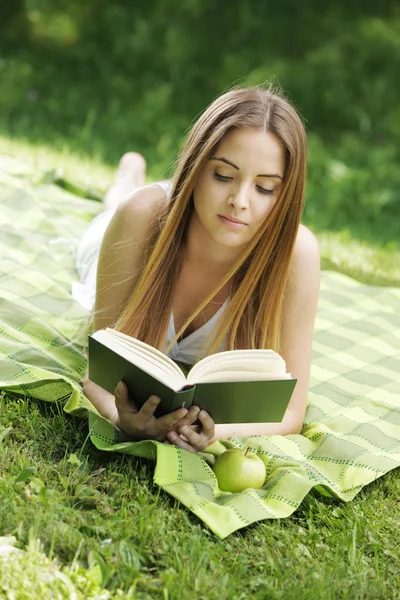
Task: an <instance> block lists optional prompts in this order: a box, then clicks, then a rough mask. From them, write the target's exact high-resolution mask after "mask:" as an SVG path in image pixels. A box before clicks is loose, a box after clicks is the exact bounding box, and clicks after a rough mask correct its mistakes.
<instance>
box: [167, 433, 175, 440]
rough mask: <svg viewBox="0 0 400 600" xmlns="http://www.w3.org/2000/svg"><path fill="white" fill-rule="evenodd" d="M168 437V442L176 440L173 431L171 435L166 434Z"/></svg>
mask: <svg viewBox="0 0 400 600" xmlns="http://www.w3.org/2000/svg"><path fill="white" fill-rule="evenodd" d="M168 437H169V439H170V440H174V439H175V438H176V433H174V432H173V431H172V432H171V433H169V434H168Z"/></svg>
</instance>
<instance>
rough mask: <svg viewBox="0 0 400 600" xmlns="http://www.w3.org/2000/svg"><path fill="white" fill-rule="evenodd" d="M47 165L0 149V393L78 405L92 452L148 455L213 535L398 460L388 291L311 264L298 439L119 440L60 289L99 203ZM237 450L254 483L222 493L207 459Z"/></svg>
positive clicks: (345, 494)
mask: <svg viewBox="0 0 400 600" xmlns="http://www.w3.org/2000/svg"><path fill="white" fill-rule="evenodd" d="M53 175H54V174H51V173H50V174H46V173H38V172H37V171H35V170H32V169H29V168H28V167H24V166H23V165H20V164H19V163H18V162H15V161H12V160H6V159H3V160H1V159H0V207H1V209H0V389H2V390H8V391H13V392H17V393H19V394H24V395H26V396H29V397H33V398H38V399H41V400H47V401H52V402H54V401H60V402H63V403H64V409H65V411H67V412H72V411H79V412H81V413H84V414H87V415H88V417H89V419H88V421H89V428H90V436H91V439H92V442H93V443H94V444H95V446H96V447H97V448H99V449H101V450H104V451H118V452H123V453H128V454H132V455H135V456H141V457H146V458H149V459H153V460H155V462H156V464H155V472H154V481H155V483H156V484H157V485H159V486H161V488H162V489H163V490H165V491H166V492H168V493H169V494H171V495H172V496H174V497H175V498H177V499H178V500H180V501H181V502H182V503H183V504H184V505H185V506H186V507H187V508H188V509H189V510H191V511H192V512H193V513H194V514H196V515H197V516H198V517H199V518H200V519H202V520H203V521H204V522H205V523H206V524H207V525H208V527H209V528H210V529H211V530H212V531H213V532H214V533H215V534H216V535H217V536H218V537H220V538H224V537H226V536H227V535H229V534H230V533H232V532H233V531H235V530H237V529H240V528H242V527H245V526H247V525H249V524H251V523H254V522H256V521H260V520H262V519H268V518H278V517H281V518H282V517H287V516H289V515H291V514H292V513H293V511H295V510H296V508H297V507H298V506H299V504H300V503H301V501H302V500H303V498H304V497H305V495H306V494H307V493H308V492H309V491H310V490H311V489H312V488H314V489H317V490H318V491H319V492H320V493H321V494H324V495H328V496H334V497H337V498H340V499H342V500H345V501H349V500H351V499H353V498H354V496H355V495H356V494H357V493H358V492H359V491H360V490H361V489H362V487H363V486H365V485H367V484H368V483H370V482H371V481H373V480H375V479H376V478H377V477H380V476H381V475H383V474H384V473H386V472H387V471H389V470H391V469H394V468H396V467H398V466H399V465H400V290H399V289H391V288H379V287H371V286H367V285H362V284H360V283H357V282H356V281H353V280H352V279H350V278H348V277H346V276H344V275H341V274H339V273H333V272H324V273H323V275H322V289H321V299H320V305H319V310H318V316H317V321H316V329H315V336H314V357H313V366H312V376H311V385H310V393H309V406H308V410H307V414H306V420H305V426H304V429H303V432H302V435H290V436H286V437H283V436H278V435H274V436H252V437H248V438H230V439H229V440H226V441H219V442H216V443H215V444H213V445H212V446H210V447H209V448H208V449H207V450H206V452H205V453H203V454H202V455H195V454H191V453H189V452H186V451H184V450H181V449H179V448H176V447H174V446H168V445H165V444H162V443H159V442H155V441H150V440H149V441H142V442H136V443H134V442H131V443H119V442H118V438H117V433H116V431H115V429H114V427H113V426H112V425H111V424H110V423H109V422H108V421H106V420H105V419H103V418H101V417H100V416H99V415H98V414H97V413H96V411H95V410H94V408H93V407H92V405H91V404H90V403H89V402H88V401H87V399H86V398H85V396H84V395H83V394H82V392H81V388H80V385H79V381H80V379H81V377H82V374H83V373H84V370H85V366H86V359H85V356H84V353H83V343H84V333H85V326H86V321H87V313H86V312H85V310H84V309H83V308H81V307H80V306H79V305H78V304H77V303H75V302H74V301H73V299H72V298H71V295H70V285H71V282H72V281H73V280H75V279H76V278H77V274H76V271H75V263H74V256H73V253H74V249H75V248H76V244H77V241H78V239H79V236H80V235H81V234H82V232H83V230H84V228H85V226H86V224H87V223H88V222H89V221H90V219H91V218H92V217H93V216H94V215H95V214H97V213H98V212H99V210H100V205H99V203H96V202H93V200H88V199H84V198H82V197H79V195H77V194H73V193H71V192H69V191H66V190H65V189H63V188H62V187H60V186H59V185H56V184H55V183H54V177H53ZM231 447H243V448H246V447H250V448H252V450H254V451H256V452H258V453H259V455H260V456H261V457H262V459H263V460H264V462H265V464H266V467H267V480H266V483H265V485H264V488H263V489H261V490H250V489H249V490H246V491H245V492H242V493H240V494H231V493H227V492H221V491H220V490H219V488H218V485H217V481H216V478H215V477H214V474H213V471H212V469H211V465H212V463H213V461H214V460H215V457H216V456H218V454H220V453H221V452H223V451H225V449H227V448H231Z"/></svg>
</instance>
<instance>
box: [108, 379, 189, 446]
mask: <svg viewBox="0 0 400 600" xmlns="http://www.w3.org/2000/svg"><path fill="white" fill-rule="evenodd" d="M114 397H115V406H116V409H117V418H116V420H115V421H114V423H115V425H116V426H117V427H118V428H119V429H120V430H121V431H122V433H124V434H125V435H126V436H127V437H128V438H130V439H133V440H144V439H147V440H148V439H152V440H158V441H161V442H163V441H164V440H165V439H166V437H167V433H168V431H171V430H172V429H173V428H174V427H175V426H177V424H178V423H179V421H181V420H182V419H183V418H185V421H184V423H186V424H191V423H193V422H194V421H195V420H196V417H197V413H195V414H193V413H192V414H191V416H188V410H187V409H186V408H179V409H178V410H175V411H174V412H171V413H169V414H168V415H164V416H162V417H160V418H159V419H157V418H156V417H155V416H154V412H155V410H156V408H157V406H158V405H159V403H160V398H158V397H157V396H150V398H149V399H148V400H146V402H145V403H144V404H143V406H142V407H141V409H140V410H138V409H137V408H136V407H135V405H134V404H133V402H132V401H131V400H130V399H129V396H128V388H127V387H126V384H125V383H123V382H122V381H121V382H120V383H119V384H118V386H117V388H116V389H115V391H114Z"/></svg>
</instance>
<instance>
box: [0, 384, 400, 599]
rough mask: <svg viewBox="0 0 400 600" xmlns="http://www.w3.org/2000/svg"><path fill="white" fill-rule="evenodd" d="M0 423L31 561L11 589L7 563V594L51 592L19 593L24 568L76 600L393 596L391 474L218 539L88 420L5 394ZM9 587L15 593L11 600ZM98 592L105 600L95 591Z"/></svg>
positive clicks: (11, 520)
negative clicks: (93, 439) (113, 449)
mask: <svg viewBox="0 0 400 600" xmlns="http://www.w3.org/2000/svg"><path fill="white" fill-rule="evenodd" d="M0 427H1V429H0V431H2V432H3V435H4V434H5V435H4V438H3V440H2V444H1V446H0V467H1V472H2V473H3V476H2V485H1V488H0V503H1V504H0V505H1V506H2V510H1V525H0V527H1V531H2V532H3V534H6V535H14V536H15V537H16V539H17V545H18V546H20V547H22V548H25V549H27V554H28V556H29V555H32V556H31V559H29V560H28V558H27V555H21V556H19V557H18V560H17V563H18V565H20V566H19V567H18V568H16V567H15V561H13V566H12V572H13V574H14V576H13V579H12V581H11V583H10V570H11V567H9V568H6V567H7V564H6V565H4V564H3V568H2V569H1V570H0V573H1V574H0V592H2V593H3V596H2V597H6V598H8V597H9V598H32V599H35V600H36V598H38V599H39V598H43V597H45V596H46V595H45V594H44V592H43V589H44V588H43V589H41V588H40V589H41V594H39V593H38V594H36V592H34V591H31V595H24V592H23V590H22V585H23V581H24V579H26V577H27V574H26V565H25V567H24V564H25V563H24V560H25V561H28V565H30V569H31V571H30V575H29V578H32V577H36V578H37V579H38V581H39V580H40V579H41V575H42V571H43V569H46V568H47V570H50V571H51V572H53V573H54V572H61V573H63V574H64V575H65V576H66V577H68V579H70V581H71V582H72V584H73V585H74V586H75V589H76V591H77V594H78V595H77V597H78V598H79V597H82V598H89V597H99V598H100V597H106V598H108V597H109V598H114V597H118V598H146V599H147V598H148V599H150V598H160V599H165V598H182V599H186V598H188V599H189V598H202V599H203V598H204V599H207V600H212V599H220V598H237V599H239V598H243V599H245V598H246V599H247V598H249V597H252V598H259V599H264V598H285V600H286V599H291V598H296V599H298V598H307V599H309V598H323V599H324V600H325V599H328V600H329V599H332V600H333V599H337V598H352V599H358V598H360V599H361V598H362V599H364V598H371V599H374V600H375V599H377V598H382V599H383V598H385V599H386V598H397V597H398V590H399V589H400V573H399V570H398V561H399V560H400V544H399V539H400V536H399V533H400V532H399V519H398V496H399V493H400V480H399V478H398V473H396V472H392V473H389V474H388V475H386V476H385V477H383V478H381V479H379V480H378V481H376V482H375V483H373V484H371V485H369V486H368V487H367V488H366V489H365V490H363V491H362V492H361V493H360V494H359V495H358V496H357V497H356V499H355V500H354V501H353V502H351V503H349V504H344V503H340V502H338V501H335V500H332V499H326V498H324V499H322V498H321V497H319V496H317V495H314V494H310V495H309V496H308V497H307V498H306V499H305V500H304V501H303V503H302V505H301V506H300V508H299V509H298V510H297V511H296V512H295V513H294V515H293V516H292V517H290V518H288V519H285V520H277V521H264V522H261V523H259V524H256V525H253V526H251V527H248V528H247V529H244V530H242V531H239V532H237V533H235V534H233V535H231V536H230V537H229V538H227V539H226V540H223V541H220V540H217V539H216V538H215V537H214V536H213V535H212V534H210V532H209V531H208V530H207V529H206V527H205V526H203V525H202V523H201V522H199V521H198V519H197V518H196V517H195V516H193V515H192V514H191V513H189V512H188V511H186V510H185V509H183V508H182V507H180V505H179V504H178V503H177V502H176V501H175V500H173V499H172V498H170V497H169V496H167V495H166V494H164V493H160V491H159V489H158V488H156V487H155V486H154V485H153V483H152V472H153V464H152V463H151V462H148V461H145V460H144V459H132V458H129V457H126V456H120V455H116V454H115V455H107V454H101V453H99V452H97V451H96V450H95V449H94V448H93V447H91V446H90V445H88V444H87V430H86V426H85V422H84V421H80V420H78V419H72V418H70V417H67V416H66V415H65V414H62V412H61V411H59V412H57V411H53V409H51V408H49V407H47V406H44V405H41V404H38V403H36V402H31V403H30V402H27V401H26V400H25V399H21V398H18V397H11V396H9V395H8V396H7V397H3V399H2V411H1V416H0ZM37 539H40V540H41V542H42V544H43V548H42V560H41V561H40V560H39V559H38V552H39V549H40V547H38V546H37V544H36V545H35V540H37ZM45 556H47V558H45V559H44V558H43V557H45ZM46 561H49V562H50V563H51V565H52V566H51V569H50V567H49V565H47V567H46ZM0 562H1V561H0ZM43 563H44V564H43ZM34 565H37V568H36V567H34ZM17 574H18V575H17ZM5 582H8V585H11V586H13V587H12V588H11V589H15V595H14V596H11V595H9V596H4V594H5ZM43 585H44V584H43V582H42V586H43ZM46 585H47V586H48V590H49V593H48V594H47V597H60V598H69V597H70V596H68V593H69V592H68V590H67V591H64V595H61V593H60V595H59V596H51V594H50V591H52V590H53V588H52V587H51V586H55V585H58V586H60V585H61V584H60V581H59V580H58V579H56V580H50V581H47V583H46ZM102 588H103V589H104V588H106V590H107V594H108V596H101V595H98V596H96V595H93V596H90V595H88V590H89V591H90V590H92V591H93V592H94V594H96V593H97V594H100V590H101V589H102ZM38 589H39V588H38ZM85 590H86V592H85ZM117 590H119V591H118V592H117ZM79 593H81V596H79ZM85 594H86V595H85Z"/></svg>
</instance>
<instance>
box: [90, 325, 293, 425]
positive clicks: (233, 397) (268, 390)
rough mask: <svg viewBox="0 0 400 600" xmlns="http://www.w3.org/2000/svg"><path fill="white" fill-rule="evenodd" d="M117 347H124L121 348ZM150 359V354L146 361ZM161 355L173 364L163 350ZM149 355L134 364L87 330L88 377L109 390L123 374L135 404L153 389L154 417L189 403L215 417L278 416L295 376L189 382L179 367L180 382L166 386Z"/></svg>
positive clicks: (251, 419) (258, 419)
mask: <svg viewBox="0 0 400 600" xmlns="http://www.w3.org/2000/svg"><path fill="white" fill-rule="evenodd" d="M95 335H96V334H95ZM147 348H149V346H147ZM121 352H122V353H123V349H122V350H121ZM155 352H156V351H155ZM237 352H240V351H237ZM256 352H257V351H256ZM260 352H262V351H260ZM221 354H223V353H221ZM152 359H153V357H151V358H150V361H151V360H152ZM162 360H163V361H164V362H165V361H167V362H168V361H169V362H170V363H172V364H173V361H172V360H171V359H169V358H168V357H165V355H163V359H162ZM150 361H149V362H148V363H147V364H146V359H145V360H144V361H143V360H142V361H141V366H138V365H136V364H134V362H132V360H129V359H127V358H125V357H124V356H122V355H121V354H120V350H119V349H118V350H116V349H115V348H114V349H111V348H109V347H108V345H106V344H105V343H103V342H101V341H99V340H97V339H95V338H94V337H93V336H89V371H88V376H89V379H90V380H91V381H93V382H94V383H96V384H97V385H99V386H101V387H102V388H104V389H105V390H107V391H108V392H110V393H113V392H114V390H115V388H116V386H117V385H118V382H119V381H121V380H123V381H124V382H125V383H126V385H127V387H128V390H129V394H130V397H131V398H132V399H133V401H134V402H135V405H136V406H137V407H138V408H140V407H141V406H142V405H143V403H144V402H145V401H146V400H147V399H148V398H149V396H151V395H152V394H155V395H157V396H159V397H160V398H161V402H160V404H159V406H158V407H157V410H156V412H155V416H156V417H160V416H162V415H164V414H166V413H169V412H171V411H174V410H176V409H177V408H180V407H184V408H188V409H189V408H190V406H192V404H196V405H197V406H199V407H200V408H202V409H204V410H206V411H207V412H208V413H209V414H210V415H211V417H212V418H213V419H214V421H215V423H273V422H280V421H281V420H282V418H283V416H284V414H285V411H286V408H287V406H288V404H289V400H290V398H291V395H292V393H293V390H294V387H295V385H296V381H297V380H296V379H276V380H272V379H268V380H262V381H218V382H212V383H205V382H203V383H202V382H197V383H195V384H191V385H188V384H187V382H186V380H185V376H184V375H183V373H182V374H181V375H179V376H178V379H179V378H180V383H179V382H178V385H176V386H174V387H171V386H170V385H168V384H166V383H164V382H163V381H160V378H158V377H156V376H154V375H153V374H151V373H150V372H149V371H151V365H150ZM198 364H199V363H198ZM147 365H148V369H149V370H147ZM161 379H162V378H161Z"/></svg>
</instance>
